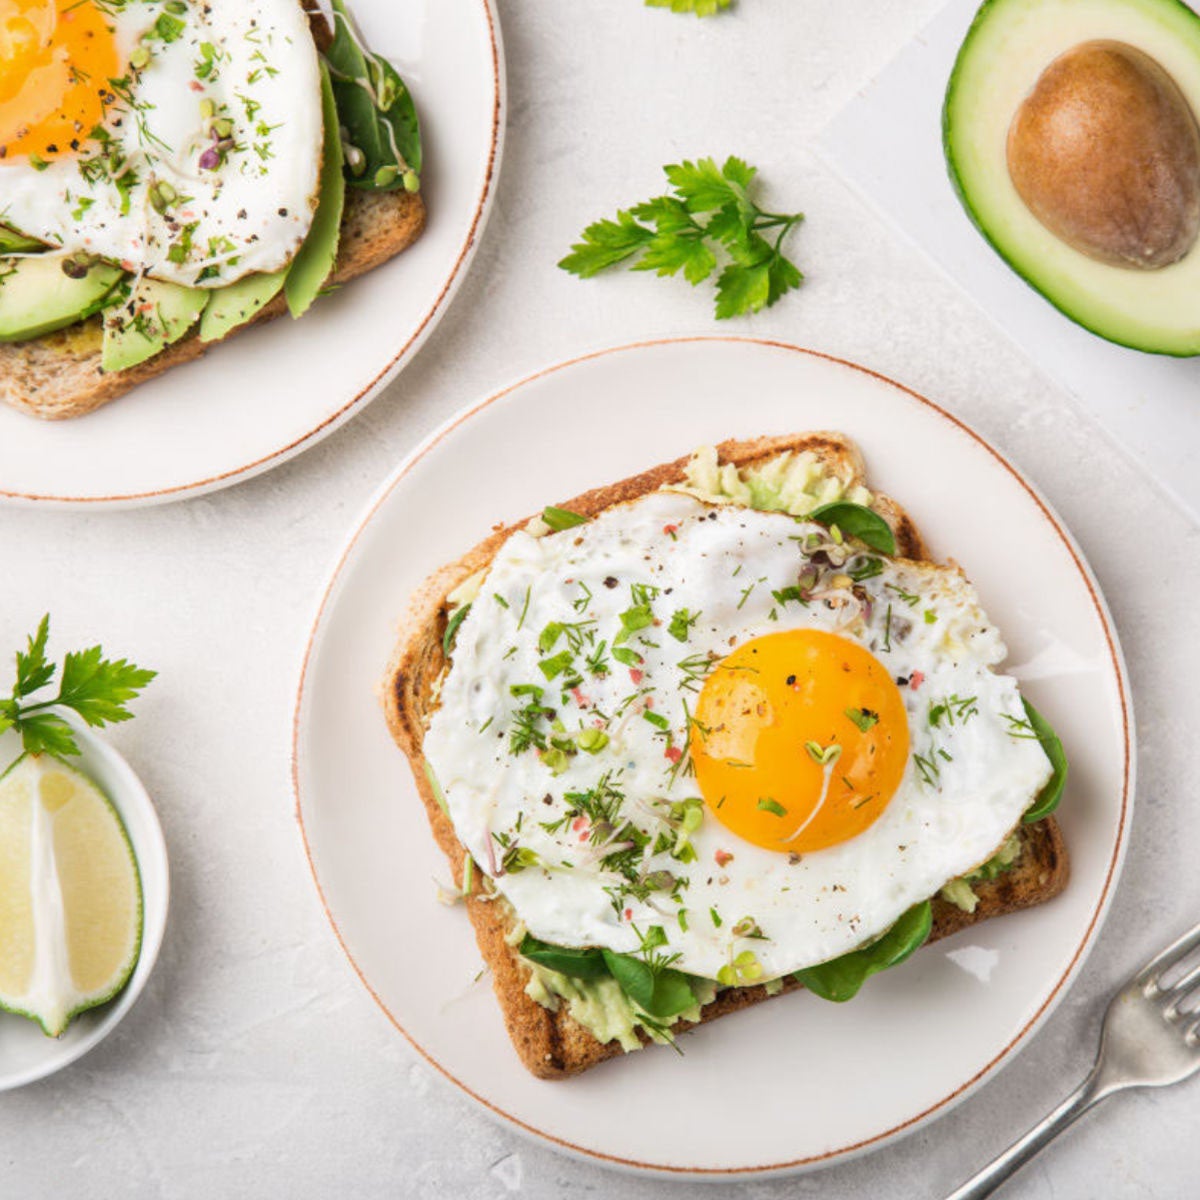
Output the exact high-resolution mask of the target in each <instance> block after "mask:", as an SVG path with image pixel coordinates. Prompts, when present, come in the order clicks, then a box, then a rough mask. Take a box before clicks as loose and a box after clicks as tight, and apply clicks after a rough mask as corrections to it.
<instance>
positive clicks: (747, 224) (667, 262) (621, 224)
mask: <svg viewBox="0 0 1200 1200" xmlns="http://www.w3.org/2000/svg"><path fill="white" fill-rule="evenodd" d="M698 2H699V0H698ZM663 171H664V172H665V174H666V176H667V180H668V181H669V182H670V184H671V187H672V189H673V192H674V194H673V195H666V196H656V197H654V199H652V200H647V201H645V202H644V203H642V204H636V205H634V206H633V207H632V208H630V209H628V210H625V209H622V210H619V211H618V212H617V216H616V219H615V220H602V221H597V222H595V223H594V224H592V225H589V226H588V227H587V228H586V229H585V230H584V231H583V235H582V239H583V240H582V241H580V242H577V243H576V244H575V245H573V246H572V247H571V253H570V254H568V255H567V256H566V258H564V259H563V260H562V261H561V262H560V263H559V264H558V265H559V266H560V267H562V269H563V270H564V271H569V272H570V273H571V274H572V275H578V276H579V277H580V278H581V279H590V278H591V277H592V276H593V275H596V274H598V273H599V272H600V271H603V270H604V269H605V268H607V267H611V266H614V265H616V264H617V263H619V262H623V261H624V260H625V259H627V258H630V257H632V256H633V255H635V254H640V256H641V257H640V258H639V259H638V261H637V262H636V263H634V264H632V265H633V269H634V270H635V271H655V272H656V273H657V274H658V275H660V276H661V275H677V274H678V273H679V272H680V271H682V272H683V276H684V278H685V279H686V280H687V281H688V282H689V283H691V284H692V285H693V286H694V285H696V284H699V283H703V282H704V280H706V279H708V278H709V276H711V275H712V273H713V272H714V271H715V270H716V269H717V267H718V265H719V264H718V258H719V256H722V257H724V258H725V259H727V260H728V261H727V262H726V265H725V266H724V268H723V269H722V271H721V273H720V275H719V276H718V277H717V299H716V315H717V319H718V320H725V319H726V318H728V317H736V316H741V315H742V314H744V313H754V312H758V311H759V310H760V309H762V308H766V307H769V306H770V305H772V304H774V303H775V301H776V300H778V299H779V298H780V297H781V296H783V295H784V294H785V293H786V292H789V291H791V290H792V289H793V288H797V287H799V286H800V284H801V282H802V281H803V279H804V276H803V275H802V274H801V273H800V271H799V269H798V268H797V267H796V265H795V264H794V263H792V262H791V261H790V260H789V259H787V258H786V257H784V254H783V250H782V246H783V241H784V239H785V238H786V237H787V235H788V233H789V232H790V231H791V229H792V228H793V227H794V226H795V225H797V224H799V223H800V222H801V221H802V220H803V219H804V214H803V213H792V214H790V215H789V214H785V213H771V212H765V211H764V210H763V209H761V208H759V207H758V205H757V204H756V203H755V202H754V201H753V200H752V199H751V198H750V191H749V189H750V183H751V181H752V180H753V178H754V176H755V175H756V174H757V169H756V168H755V167H751V166H749V165H748V164H747V163H745V162H744V161H743V160H742V159H740V158H734V157H732V156H731V157H729V158H727V159H726V160H725V163H724V165H723V166H718V165H717V162H716V160H715V159H712V158H701V159H697V160H696V161H695V162H682V163H678V164H674V165H671V166H667V167H664V168H663ZM766 233H770V234H771V238H770V239H768V238H767V237H764V236H763V235H764V234H766Z"/></svg>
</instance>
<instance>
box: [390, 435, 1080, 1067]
mask: <svg viewBox="0 0 1200 1200" xmlns="http://www.w3.org/2000/svg"><path fill="white" fill-rule="evenodd" d="M805 450H807V451H810V452H812V453H813V454H815V455H816V456H817V458H818V459H819V461H820V463H821V465H822V467H823V468H824V469H825V471H826V472H827V473H829V474H833V475H836V476H837V477H838V478H840V479H842V480H843V481H844V482H845V483H846V484H848V485H852V484H860V485H863V486H866V479H865V475H864V468H863V462H862V458H861V456H860V455H859V452H858V449H857V447H856V446H855V445H854V443H853V442H851V441H850V440H849V439H848V438H846V437H844V436H843V435H841V434H837V433H809V434H803V435H797V436H792V437H777V438H758V439H754V440H752V441H741V442H738V441H729V442H724V443H722V444H721V445H720V446H718V447H717V452H718V455H719V458H720V461H721V462H723V463H733V464H736V465H737V466H739V467H746V466H751V465H754V464H757V463H762V462H765V461H767V460H768V459H771V458H774V457H776V456H778V455H779V454H781V453H783V452H785V451H792V452H794V453H799V452H801V451H805ZM687 461H688V460H687V459H685V458H681V459H677V460H675V461H674V462H670V463H664V464H662V465H661V466H658V467H654V468H653V469H651V470H649V471H646V472H643V473H642V474H640V475H635V476H633V477H632V478H630V479H625V480H622V481H620V482H618V483H613V484H609V485H607V486H605V487H602V488H596V489H594V490H592V491H589V492H585V493H583V494H582V495H581V496H576V497H575V498H574V499H571V500H566V501H562V502H561V504H562V506H563V507H565V508H567V509H569V510H570V511H572V512H576V513H579V514H581V515H584V516H589V517H591V516H595V515H597V514H598V513H600V512H603V511H604V510H605V509H607V508H611V507H612V506H613V505H616V504H620V503H624V502H626V501H630V500H634V499H636V498H637V497H639V496H643V495H645V494H646V493H648V492H651V491H654V490H656V489H658V488H660V487H663V486H666V485H669V484H678V483H681V482H683V479H684V470H685V467H686V465H687ZM872 507H874V508H875V510H876V511H877V512H879V513H880V515H882V516H883V517H884V518H885V519H886V520H887V522H888V524H889V525H890V526H891V527H892V530H893V533H894V534H895V537H896V548H897V554H898V556H900V557H903V558H911V559H923V560H928V559H929V553H928V549H927V547H926V545H925V543H924V541H923V540H922V538H921V535H920V533H919V532H918V531H917V529H916V526H915V525H914V524H913V522H912V520H911V519H910V518H909V517H908V515H907V514H906V513H905V512H904V510H903V509H902V508H901V507H900V506H899V505H898V504H897V503H896V502H895V501H894V500H891V499H890V498H888V497H886V496H880V495H878V494H875V495H874V498H873V500H872ZM524 523H525V522H518V523H517V524H514V525H509V526H507V527H498V528H496V529H495V530H494V531H493V532H492V533H491V535H490V536H488V537H487V538H485V539H484V540H483V541H482V542H480V543H479V544H478V545H476V546H475V547H474V548H473V549H471V550H469V551H467V553H466V554H464V555H463V556H462V557H461V558H459V559H457V560H456V561H455V562H453V563H450V564H448V565H447V566H445V567H443V568H441V569H440V570H439V571H437V572H435V573H434V574H433V575H432V576H430V578H429V579H428V580H426V582H425V583H424V584H423V585H422V586H421V588H420V589H418V591H417V593H416V595H415V596H414V597H413V599H412V602H411V604H410V608H409V612H408V615H407V616H406V618H405V619H404V621H403V623H402V626H401V631H400V638H399V641H398V643H397V646H396V648H395V651H394V653H393V657H392V660H391V662H390V663H389V664H388V668H387V673H386V676H385V678H384V681H383V686H382V693H381V699H382V702H383V706H384V712H385V715H386V717H387V722H388V727H389V728H390V730H391V732H392V736H393V737H394V738H395V740H396V742H397V744H398V745H399V746H400V748H401V749H402V750H403V751H404V753H405V755H406V756H407V757H408V760H409V764H410V766H411V767H412V771H413V776H414V778H415V780H416V785H417V790H418V792H419V793H420V795H421V799H422V800H423V802H424V804H425V809H426V814H427V816H428V818H429V824H430V827H431V829H432V831H433V835H434V838H435V839H436V841H437V843H438V845H439V846H440V847H441V849H442V851H443V852H444V853H445V855H446V857H447V858H448V859H449V861H450V866H451V870H452V871H453V873H454V878H455V882H456V884H458V886H460V887H461V886H462V882H463V879H464V877H465V874H464V866H465V863H466V857H467V856H466V851H465V850H464V848H463V846H462V845H461V843H460V842H459V840H458V838H457V836H456V835H455V832H454V827H453V825H452V824H451V822H450V818H449V817H448V816H447V815H446V813H445V812H444V811H443V809H442V808H441V806H440V805H439V803H438V800H437V797H436V796H435V794H434V791H433V789H432V787H431V786H430V783H429V780H428V777H427V776H426V773H425V759H424V755H423V752H422V742H423V738H424V731H425V728H426V726H427V723H428V721H429V719H430V717H431V716H432V713H433V711H434V708H435V707H436V699H435V697H436V694H437V688H436V684H437V681H438V680H439V678H440V676H441V674H442V672H443V671H444V670H445V668H446V666H447V663H446V659H445V657H444V655H443V651H442V639H443V634H444V633H445V629H446V621H447V616H448V608H449V606H448V604H447V595H448V593H450V592H451V591H453V589H454V588H455V587H457V586H458V585H459V584H460V583H462V582H463V581H464V580H466V579H468V578H469V577H470V576H472V575H474V574H475V573H476V572H478V571H480V570H482V569H484V568H486V567H487V565H488V564H489V563H490V562H491V560H492V558H493V557H494V555H495V554H496V552H497V551H498V549H499V548H500V546H501V545H502V544H503V543H504V541H505V540H506V539H507V538H508V537H509V535H510V534H511V533H512V532H513V531H514V530H516V529H519V528H521V527H522V526H523V525H524ZM1018 836H1019V838H1020V841H1021V852H1020V855H1019V857H1018V859H1017V861H1016V864H1015V865H1014V866H1013V867H1012V868H1010V869H1009V870H1008V871H1006V872H1004V873H1003V874H1002V875H1000V876H999V877H997V878H996V879H994V880H990V881H987V882H981V883H978V884H976V885H974V890H975V893H976V895H977V897H978V905H977V907H976V909H975V911H974V912H973V913H967V912H965V911H963V910H962V909H960V908H957V907H956V906H954V905H953V904H949V903H947V902H946V901H944V900H942V899H940V898H937V899H935V900H934V902H933V933H932V936H931V940H937V939H939V938H943V937H948V936H949V935H951V934H953V933H957V932H958V931H959V930H961V929H964V928H966V927H967V926H969V925H973V924H976V923H977V922H979V921H982V920H986V919H987V918H989V917H994V916H1000V915H1001V914H1004V913H1010V912H1015V911H1018V910H1020V909H1024V908H1029V907H1031V906H1033V905H1035V904H1040V903H1042V902H1044V901H1046V900H1049V899H1051V898H1052V897H1053V896H1056V895H1057V894H1058V893H1059V892H1060V891H1062V889H1063V887H1064V886H1065V885H1066V882H1067V876H1068V869H1069V868H1068V859H1067V851H1066V846H1065V844H1064V842H1063V838H1062V834H1061V831H1060V830H1059V827H1058V824H1057V822H1056V821H1055V820H1054V818H1053V817H1047V818H1046V819H1044V820H1042V821H1039V822H1037V823H1036V824H1034V825H1022V826H1020V827H1019V830H1018ZM466 908H467V912H468V914H469V915H470V919H471V922H472V924H473V925H474V928H475V936H476V940H477V941H478V943H479V949H480V951H481V953H482V955H483V958H484V961H485V962H486V964H487V966H488V968H489V969H490V972H491V976H492V983H493V987H494V989H495V992H496V996H497V999H498V1000H499V1002H500V1007H501V1010H502V1012H503V1015H504V1022H505V1026H506V1028H507V1030H508V1033H509V1036H510V1037H511V1039H512V1042H513V1045H514V1046H515V1048H516V1050H517V1053H518V1054H519V1055H520V1058H521V1060H522V1062H523V1063H524V1064H525V1066H526V1067H528V1069H529V1070H530V1071H532V1072H533V1073H534V1074H535V1075H537V1076H539V1077H541V1078H543V1079H561V1078H564V1077H566V1076H569V1075H575V1074H578V1073H579V1072H580V1071H583V1070H586V1069H587V1068H588V1067H591V1066H594V1065H596V1064H597V1063H600V1062H603V1061H604V1060H605V1059H608V1058H612V1057H614V1056H615V1055H618V1054H620V1053H621V1046H620V1044H619V1043H618V1042H616V1041H612V1042H607V1043H602V1042H599V1041H598V1040H597V1039H596V1038H595V1037H593V1036H592V1034H591V1033H590V1032H589V1031H588V1030H587V1029H585V1028H583V1027H582V1026H581V1025H579V1024H578V1023H577V1022H576V1021H575V1020H574V1019H573V1018H572V1017H571V1016H570V1014H569V1013H568V1011H567V1008H566V1006H565V1005H562V1006H560V1007H559V1008H558V1010H557V1011H551V1010H550V1009H548V1008H545V1007H543V1006H542V1005H540V1004H538V1003H537V1002H536V1001H535V1000H533V999H531V998H530V997H529V996H527V995H526V994H525V985H526V984H527V982H528V981H529V967H528V965H527V964H526V963H525V962H524V961H523V960H522V959H521V958H520V957H519V955H518V954H517V953H516V951H515V950H514V949H513V947H512V946H511V945H510V940H509V939H510V935H511V933H512V931H513V925H512V920H513V918H512V917H511V915H510V913H511V910H509V909H508V908H507V906H506V905H503V904H497V903H495V902H494V901H492V900H490V899H488V898H486V897H483V896H481V895H480V894H478V892H477V891H476V893H475V894H472V895H470V896H468V898H467V900H466ZM800 986H801V985H800V984H798V983H796V982H795V981H794V980H791V979H788V980H786V981H785V982H784V984H783V991H784V992H789V991H794V990H796V989H797V988H799V987H800ZM777 994H779V993H777ZM767 999H770V996H769V995H768V993H767V990H766V988H765V987H763V986H761V985H759V986H754V987H742V988H729V989H726V990H724V991H721V992H720V993H719V994H718V995H717V997H716V999H715V1000H713V1001H712V1003H710V1004H707V1005H705V1006H704V1008H703V1009H702V1011H701V1018H700V1022H699V1023H700V1024H705V1023H707V1022H709V1021H712V1020H714V1019H715V1018H717V1017H721V1016H725V1015H726V1014H728V1013H733V1012H738V1011H740V1010H741V1009H744V1008H748V1007H750V1006H751V1005H753V1004H758V1003H760V1002H761V1001H763V1000H767ZM677 1028H679V1027H677Z"/></svg>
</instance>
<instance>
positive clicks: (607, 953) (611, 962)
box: [601, 950, 696, 1021]
mask: <svg viewBox="0 0 1200 1200" xmlns="http://www.w3.org/2000/svg"><path fill="white" fill-rule="evenodd" d="M601 953H602V954H603V955H604V961H605V963H606V964H607V966H608V971H609V974H610V975H611V976H612V977H613V978H614V979H615V980H616V981H617V983H618V984H619V985H620V988H621V991H623V992H624V993H625V995H627V996H628V997H629V998H630V1000H632V1001H633V1002H634V1004H636V1005H637V1006H638V1008H640V1009H641V1010H642V1011H643V1012H644V1013H648V1014H649V1015H650V1016H652V1017H657V1018H658V1020H660V1021H668V1020H670V1019H671V1018H672V1017H677V1016H679V1014H680V1013H681V1012H685V1011H686V1010H687V1009H689V1008H691V1007H692V1005H693V1004H695V1003H696V996H695V993H694V992H693V991H692V988H691V985H690V984H689V983H688V977H687V976H686V975H685V974H684V973H683V972H682V971H674V970H672V969H671V968H670V967H661V966H656V965H655V964H653V963H648V962H644V961H643V960H642V959H640V958H634V957H633V956H632V955H629V954H614V953H613V952H612V951H611V950H602V951H601Z"/></svg>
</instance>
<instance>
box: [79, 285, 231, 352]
mask: <svg viewBox="0 0 1200 1200" xmlns="http://www.w3.org/2000/svg"><path fill="white" fill-rule="evenodd" d="M208 298H209V296H208V292H207V291H205V290H204V289H202V288H189V287H181V286H180V285H179V284H177V283H165V282H163V281H162V280H158V279H140V280H138V281H137V283H136V284H135V285H134V288H133V291H132V293H131V294H130V296H129V298H128V299H127V300H126V301H125V302H124V303H123V304H119V305H116V306H114V307H113V308H110V309H109V310H108V311H107V312H106V313H105V315H104V345H103V347H102V348H101V357H100V365H101V366H102V367H103V368H104V370H105V371H109V372H115V371H127V370H129V368H130V367H136V366H137V365H138V364H139V363H143V362H145V361H146V359H148V358H153V357H154V355H156V354H160V353H161V352H162V351H163V350H165V349H166V348H167V347H168V346H170V345H171V344H172V343H174V342H177V341H179V339H180V338H181V337H183V335H184V334H185V333H187V331H188V330H189V329H191V327H192V326H193V325H195V323H196V322H197V320H199V318H200V314H201V313H202V312H203V311H204V306H205V305H206V304H207V303H208Z"/></svg>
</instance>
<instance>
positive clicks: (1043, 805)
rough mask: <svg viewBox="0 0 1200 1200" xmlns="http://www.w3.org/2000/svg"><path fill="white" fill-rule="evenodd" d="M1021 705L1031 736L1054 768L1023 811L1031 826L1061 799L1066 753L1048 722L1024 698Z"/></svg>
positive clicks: (1023, 818) (1065, 768) (1064, 777)
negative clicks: (1047, 779) (1035, 796)
mask: <svg viewBox="0 0 1200 1200" xmlns="http://www.w3.org/2000/svg"><path fill="white" fill-rule="evenodd" d="M1021 703H1022V704H1024V705H1025V716H1026V718H1027V719H1028V721H1029V727H1030V729H1031V730H1032V731H1033V735H1034V736H1035V737H1036V738H1037V740H1038V741H1039V742H1040V743H1041V745H1042V749H1043V750H1044V751H1045V752H1046V757H1047V758H1048V759H1049V760H1050V765H1051V766H1052V767H1053V768H1054V774H1053V775H1051V776H1050V779H1049V782H1048V783H1047V784H1046V786H1045V787H1044V788H1042V790H1041V791H1040V792H1039V793H1038V796H1037V799H1036V800H1034V802H1033V803H1032V804H1031V805H1030V806H1029V807H1028V808H1027V809H1026V810H1025V816H1024V817H1022V818H1021V819H1022V820H1023V821H1024V822H1025V824H1026V825H1032V824H1033V822H1034V821H1040V820H1041V819H1042V818H1043V817H1048V816H1049V815H1050V814H1051V813H1052V812H1053V811H1054V810H1055V809H1056V808H1057V807H1058V802H1059V801H1060V800H1061V799H1062V794H1063V788H1064V787H1065V786H1066V783H1067V753H1066V751H1065V750H1064V749H1063V744H1062V742H1060V741H1059V739H1058V734H1056V733H1055V732H1054V730H1053V729H1052V728H1051V726H1050V722H1049V721H1047V720H1046V718H1045V717H1043V716H1042V714H1041V713H1040V712H1038V710H1037V709H1036V708H1034V707H1033V705H1032V704H1030V703H1029V701H1028V700H1026V699H1024V697H1022V699H1021Z"/></svg>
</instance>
